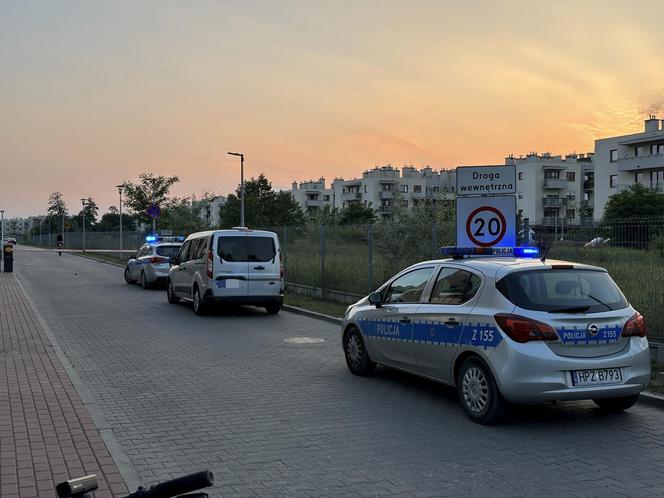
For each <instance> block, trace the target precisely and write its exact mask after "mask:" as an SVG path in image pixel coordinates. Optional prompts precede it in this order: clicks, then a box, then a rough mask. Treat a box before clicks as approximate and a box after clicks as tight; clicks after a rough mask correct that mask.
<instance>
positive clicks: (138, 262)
mask: <svg viewBox="0 0 664 498" xmlns="http://www.w3.org/2000/svg"><path fill="white" fill-rule="evenodd" d="M183 240H184V237H161V236H156V235H149V236H147V237H146V238H145V244H143V246H141V248H140V249H139V250H138V251H136V253H135V254H134V255H133V256H132V257H131V258H130V259H129V261H128V262H127V266H126V268H125V271H124V278H125V281H126V282H127V283H128V284H131V283H134V282H139V283H140V284H141V287H143V288H144V289H147V288H149V287H150V286H152V285H155V284H158V283H163V284H165V283H166V282H167V281H168V269H169V268H170V259H171V257H173V256H176V255H177V254H178V252H179V251H180V246H181V245H182V241H183Z"/></svg>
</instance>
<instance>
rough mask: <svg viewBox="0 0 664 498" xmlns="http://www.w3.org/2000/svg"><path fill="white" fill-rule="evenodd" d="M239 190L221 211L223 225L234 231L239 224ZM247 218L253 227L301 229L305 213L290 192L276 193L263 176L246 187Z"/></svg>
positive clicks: (248, 183)
mask: <svg viewBox="0 0 664 498" xmlns="http://www.w3.org/2000/svg"><path fill="white" fill-rule="evenodd" d="M240 195H241V192H240V187H238V188H237V190H236V191H235V194H229V195H228V197H227V198H226V204H224V206H223V207H222V208H221V225H222V226H223V227H233V226H237V225H239V224H240ZM244 215H245V216H244V218H245V224H246V225H247V226H251V227H261V228H270V227H279V226H284V225H285V226H302V225H303V224H304V212H303V211H302V208H300V205H299V204H298V203H297V201H296V200H295V199H293V196H292V195H291V194H290V192H283V191H282V192H275V191H273V190H272V184H271V183H270V182H269V181H268V179H267V178H266V177H265V175H264V174H262V173H261V174H260V175H259V176H258V178H251V180H248V181H246V182H245V184H244Z"/></svg>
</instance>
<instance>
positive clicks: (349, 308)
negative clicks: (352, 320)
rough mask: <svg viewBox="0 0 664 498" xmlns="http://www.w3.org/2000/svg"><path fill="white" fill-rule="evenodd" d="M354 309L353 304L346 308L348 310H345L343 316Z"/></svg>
mask: <svg viewBox="0 0 664 498" xmlns="http://www.w3.org/2000/svg"><path fill="white" fill-rule="evenodd" d="M354 307H355V305H354V304H351V305H350V306H348V308H346V313H344V316H348V314H349V313H350V312H351V311H352V310H353V308H354Z"/></svg>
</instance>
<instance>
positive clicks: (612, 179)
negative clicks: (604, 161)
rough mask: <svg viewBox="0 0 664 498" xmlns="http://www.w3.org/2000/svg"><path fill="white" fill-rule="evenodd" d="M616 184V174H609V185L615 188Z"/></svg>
mask: <svg viewBox="0 0 664 498" xmlns="http://www.w3.org/2000/svg"><path fill="white" fill-rule="evenodd" d="M617 186H618V175H611V176H609V187H611V188H615V187H617Z"/></svg>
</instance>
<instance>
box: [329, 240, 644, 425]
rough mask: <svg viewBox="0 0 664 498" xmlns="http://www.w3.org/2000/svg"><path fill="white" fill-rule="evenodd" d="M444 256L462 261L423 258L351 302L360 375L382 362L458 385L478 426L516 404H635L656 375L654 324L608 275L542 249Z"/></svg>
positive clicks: (350, 332)
mask: <svg viewBox="0 0 664 498" xmlns="http://www.w3.org/2000/svg"><path fill="white" fill-rule="evenodd" d="M443 252H444V254H448V255H453V258H452V259H442V260H435V261H426V262H423V263H418V264H416V265H413V266H411V267H409V268H407V269H405V270H403V271H402V272H401V273H399V274H397V275H396V276H394V277H392V278H391V279H390V280H389V281H388V282H387V283H385V284H384V285H383V286H382V287H381V288H380V289H378V291H376V292H374V293H372V294H371V295H369V296H368V297H366V298H365V299H362V300H361V301H359V302H357V303H356V304H354V305H352V306H349V307H348V310H347V311H346V315H345V317H344V322H343V325H342V334H343V335H342V341H343V349H344V354H345V357H346V363H347V365H348V368H349V369H350V371H351V372H353V373H354V374H356V375H368V374H370V373H371V372H372V371H373V369H374V368H375V366H376V364H381V365H387V366H390V367H394V368H398V369H401V370H405V371H408V372H411V373H414V374H417V375H420V376H423V377H427V378H431V379H434V380H437V381H440V382H443V383H445V384H450V385H453V386H457V389H458V391H459V397H460V400H461V403H462V406H463V409H464V411H465V412H466V414H467V415H468V416H469V417H470V418H471V419H472V420H474V421H476V422H479V423H491V422H493V421H495V420H496V419H497V418H499V417H500V415H501V414H502V413H503V411H504V408H505V407H506V404H507V403H537V402H542V401H552V400H581V399H592V400H593V401H594V402H595V403H596V404H597V405H598V406H599V407H600V408H603V409H606V410H611V411H619V410H624V409H627V408H629V407H631V406H632V405H633V404H634V403H635V402H636V399H637V397H638V394H639V392H640V391H642V390H643V389H644V388H645V387H646V385H647V384H648V382H649V378H650V355H649V351H648V341H647V339H646V338H645V335H646V328H645V320H644V318H643V317H642V316H641V315H640V314H639V313H638V312H637V311H635V310H634V308H632V307H631V306H630V304H629V303H628V302H627V300H626V299H625V297H624V296H623V294H622V293H621V292H620V289H619V288H618V286H617V285H616V284H615V283H614V282H613V280H612V279H611V277H609V275H608V273H607V272H606V270H604V269H602V268H598V267H594V266H587V265H582V264H576V263H568V262H563V261H550V260H546V261H541V260H540V259H539V256H538V251H537V248H514V250H512V249H511V248H509V249H491V248H488V249H476V250H472V249H461V248H458V249H457V248H444V249H443ZM501 252H502V253H503V254H504V253H508V254H507V255H500V256H499V255H497V253H501ZM480 254H484V255H485V256H480Z"/></svg>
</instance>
